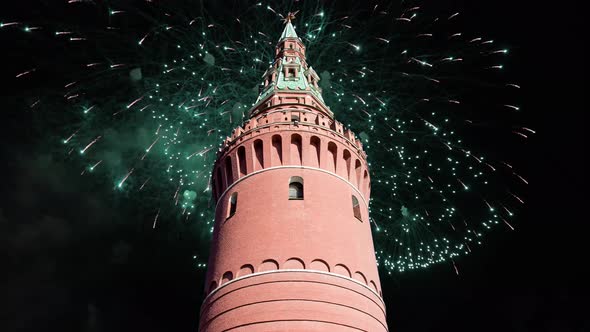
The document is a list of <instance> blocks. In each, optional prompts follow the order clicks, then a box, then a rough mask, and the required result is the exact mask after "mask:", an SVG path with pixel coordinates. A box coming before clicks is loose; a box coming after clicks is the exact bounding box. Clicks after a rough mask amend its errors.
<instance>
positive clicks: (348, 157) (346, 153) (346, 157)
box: [342, 150, 352, 180]
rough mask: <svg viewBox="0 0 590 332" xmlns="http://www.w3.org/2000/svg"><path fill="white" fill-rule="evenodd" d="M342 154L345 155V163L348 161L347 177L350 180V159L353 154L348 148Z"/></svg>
mask: <svg viewBox="0 0 590 332" xmlns="http://www.w3.org/2000/svg"><path fill="white" fill-rule="evenodd" d="M342 156H343V157H344V163H346V179H347V180H350V161H351V158H352V156H351V155H350V151H348V150H344V153H343V154H342Z"/></svg>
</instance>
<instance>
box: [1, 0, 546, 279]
mask: <svg viewBox="0 0 590 332" xmlns="http://www.w3.org/2000/svg"><path fill="white" fill-rule="evenodd" d="M350 5H351V6H352V7H350V8H346V7H345V6H344V5H342V4H339V6H338V8H336V7H324V6H322V5H320V4H319V3H317V4H314V3H312V2H309V1H305V2H303V1H302V2H295V3H293V4H284V5H281V6H278V5H275V4H272V7H271V3H269V2H259V3H256V4H254V5H249V6H248V5H246V4H245V2H244V3H236V4H235V6H234V8H231V9H229V8H220V7H219V6H220V5H219V4H215V3H214V2H211V3H193V4H191V3H190V1H188V3H186V2H182V1H172V2H169V1H166V2H161V3H159V2H152V1H146V2H142V1H135V2H131V3H128V2H113V3H112V6H106V7H105V6H103V5H99V4H95V3H93V2H89V1H70V2H69V3H68V5H67V6H71V8H70V10H73V11H77V10H79V11H84V12H85V13H87V12H88V11H90V12H93V13H94V15H95V16H96V19H95V20H94V21H95V22H94V23H92V24H90V27H89V25H88V24H84V25H83V24H74V23H71V24H69V25H68V26H63V24H57V23H56V24H51V23H49V24H47V25H46V26H42V25H39V24H36V22H22V23H21V22H15V21H12V20H9V19H10V18H3V19H6V20H7V21H6V22H7V23H3V24H1V25H0V29H2V30H7V29H11V30H13V32H14V33H27V36H29V35H30V36H34V35H38V36H39V37H42V38H44V40H46V41H45V42H44V44H43V45H53V46H55V48H56V49H59V48H64V49H65V50H67V51H65V52H64V53H63V54H60V56H62V57H63V58H62V59H60V60H59V62H60V64H59V66H57V67H58V69H57V70H60V74H61V76H60V78H59V80H61V81H60V82H59V83H58V84H56V85H55V86H48V87H47V88H46V89H43V90H42V91H41V92H40V93H39V94H38V95H35V96H31V98H32V99H31V100H32V102H31V103H30V104H29V105H28V106H29V107H31V109H33V110H35V111H36V112H39V113H48V112H49V113H51V112H52V110H53V113H52V114H56V111H55V110H56V109H59V110H60V112H59V119H60V121H61V124H62V126H61V129H58V130H57V131H56V132H55V134H61V135H62V136H61V139H60V140H59V141H60V144H61V147H60V148H61V149H62V150H63V151H64V158H65V160H67V161H68V162H71V163H74V164H75V165H80V167H81V168H82V169H83V170H84V171H83V172H82V174H86V175H87V174H90V173H92V174H93V176H99V177H104V178H106V179H109V180H110V181H112V182H113V188H114V190H113V192H114V194H115V195H117V194H120V193H121V192H125V193H127V194H128V196H129V197H130V198H129V199H130V200H140V201H142V202H144V203H143V204H147V206H148V209H151V210H153V219H152V220H153V221H152V223H153V226H152V228H153V229H155V231H157V230H158V225H159V224H160V223H162V222H164V220H163V212H164V211H175V213H178V214H181V215H183V216H185V217H183V220H184V221H185V222H186V223H191V225H193V227H195V228H197V229H199V230H200V231H201V232H202V233H209V232H210V230H211V229H212V223H213V219H214V217H213V209H212V208H209V207H208V206H209V201H210V175H211V174H210V173H211V167H212V164H213V162H214V161H215V158H216V155H215V152H216V151H217V147H218V146H219V144H220V143H221V142H222V141H223V139H224V138H225V136H226V135H229V134H230V133H231V130H232V129H233V128H234V127H236V126H238V125H240V124H241V121H242V119H243V118H244V114H245V113H246V111H247V110H248V109H249V107H250V106H251V105H252V103H254V101H255V100H256V97H257V96H258V85H259V84H260V81H261V76H262V74H263V73H264V71H265V70H266V68H267V67H268V66H269V64H270V62H271V61H272V60H273V58H274V46H275V44H276V42H277V40H278V37H279V35H280V31H281V29H282V27H283V25H282V24H281V20H282V19H284V18H283V17H282V15H280V14H279V13H287V12H295V11H299V13H298V22H295V23H294V24H295V26H296V29H297V34H298V35H299V36H300V37H301V38H302V39H303V41H304V43H305V44H306V46H307V49H308V55H307V57H308V59H309V62H310V64H311V65H312V66H313V67H314V68H315V69H316V70H317V71H318V73H319V75H320V77H321V81H320V86H321V87H322V89H323V97H324V99H325V101H326V104H327V105H328V106H329V107H331V109H332V111H333V112H334V114H335V116H336V118H337V119H338V120H339V121H340V122H342V123H344V124H348V125H350V126H351V129H352V130H353V131H354V132H356V133H357V134H358V135H359V137H360V138H361V140H362V141H363V143H364V147H365V151H366V152H367V155H368V160H369V164H370V170H371V174H372V200H371V202H370V214H371V219H372V223H373V226H374V227H373V228H374V238H375V244H376V251H377V257H378V262H379V265H380V266H381V267H382V268H384V269H385V270H386V271H388V272H390V273H391V272H394V271H406V270H410V269H418V268H425V267H428V266H430V265H432V264H434V263H440V262H448V263H449V264H450V265H452V266H453V268H454V269H455V271H456V272H457V273H459V270H458V268H457V264H456V259H455V257H457V256H460V255H464V254H468V253H469V252H471V250H473V248H474V247H477V246H478V245H480V244H482V242H483V241H484V237H485V235H486V234H487V233H489V232H490V231H491V230H492V229H493V228H500V227H504V228H505V229H507V230H513V229H514V223H513V222H512V220H513V219H514V218H515V213H516V212H517V211H518V210H519V209H520V208H521V207H522V206H523V204H524V199H522V198H521V193H522V192H523V191H524V190H525V188H526V187H525V186H526V184H528V182H527V180H526V178H525V177H523V176H522V175H520V174H519V173H518V170H516V169H514V168H513V167H512V166H511V165H510V164H509V162H507V161H506V160H504V158H505V156H504V155H503V154H502V152H503V148H502V144H511V145H516V144H522V143H523V140H526V139H527V138H528V137H529V136H530V135H533V134H534V133H535V132H534V130H532V129H530V128H527V127H522V126H517V125H516V124H517V121H519V117H520V109H521V108H520V106H519V105H518V101H519V100H518V98H517V97H515V96H518V92H519V91H518V90H519V89H520V86H519V85H518V84H517V82H513V81H511V80H509V79H508V77H509V75H506V76H507V77H504V76H505V74H504V72H505V71H507V66H506V65H505V61H506V59H507V56H508V54H509V53H510V52H509V50H508V49H507V48H506V47H505V45H497V44H498V42H496V41H493V40H492V39H489V38H486V37H485V36H479V35H477V34H474V33H471V32H469V31H459V30H457V29H458V28H460V27H461V13H460V12H456V11H452V12H448V13H444V14H441V13H439V14H438V15H431V14H429V13H428V9H427V8H421V7H419V6H418V5H416V4H414V3H412V2H405V1H402V2H400V3H399V4H389V3H387V2H383V3H381V2H371V3H366V4H364V5H361V4H358V3H354V2H353V3H351V4H350ZM363 6H364V7H363ZM86 15H87V14H86ZM33 24H34V28H32V26H33ZM50 31H51V32H50ZM54 61H57V60H54ZM44 65H45V67H44ZM52 65H53V64H52V63H51V62H50V61H32V63H31V64H30V65H29V66H27V67H26V68H20V70H18V68H17V69H15V73H14V79H16V80H26V79H29V78H31V77H34V76H35V75H37V74H39V73H40V72H43V71H47V70H49V69H48V68H47V67H51V66H52ZM55 70H56V69H53V70H50V71H55ZM56 91H57V92H56ZM64 146H65V149H64ZM511 148H512V149H515V148H514V146H511ZM72 151H79V152H80V153H78V154H76V153H71V152H72ZM508 157H509V156H508ZM85 171H88V172H85ZM150 187H151V188H150ZM146 191H149V192H150V195H147V194H146V193H145V192H146ZM146 202H147V203H146ZM200 265H201V264H199V266H200ZM203 266H204V264H203Z"/></svg>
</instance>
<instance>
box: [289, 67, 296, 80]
mask: <svg viewBox="0 0 590 332" xmlns="http://www.w3.org/2000/svg"><path fill="white" fill-rule="evenodd" d="M294 77H295V68H288V69H287V78H294Z"/></svg>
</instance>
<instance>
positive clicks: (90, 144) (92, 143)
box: [80, 135, 102, 154]
mask: <svg viewBox="0 0 590 332" xmlns="http://www.w3.org/2000/svg"><path fill="white" fill-rule="evenodd" d="M101 138H102V136H100V135H99V136H97V137H96V138H95V139H93V140H92V141H91V142H90V143H88V145H86V147H84V149H82V150H81V151H80V153H81V154H84V153H86V150H88V149H90V147H91V146H93V145H94V143H96V142H98V140H100V139H101Z"/></svg>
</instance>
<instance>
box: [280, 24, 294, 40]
mask: <svg viewBox="0 0 590 332" xmlns="http://www.w3.org/2000/svg"><path fill="white" fill-rule="evenodd" d="M285 38H298V37H297V33H296V32H295V28H294V27H293V24H291V20H288V21H287V24H285V29H283V33H282V34H281V38H280V39H279V41H280V40H283V39H285Z"/></svg>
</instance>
